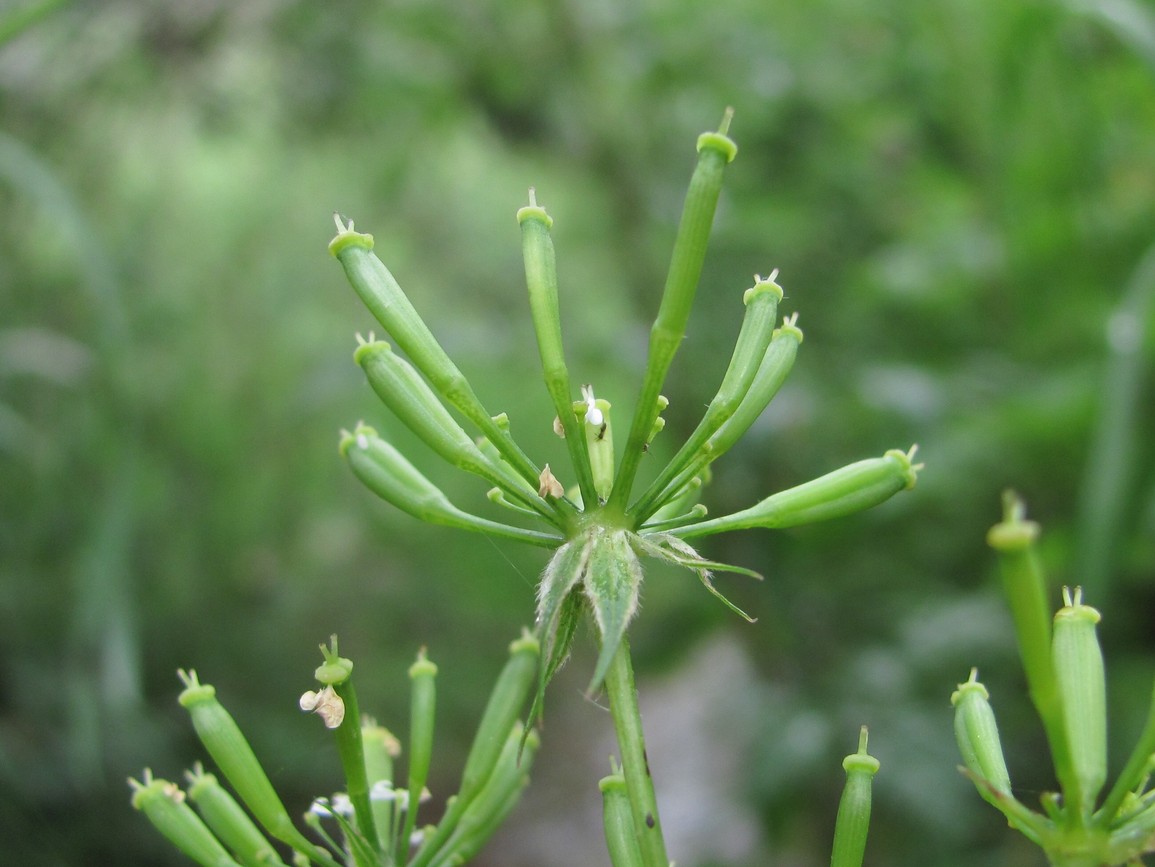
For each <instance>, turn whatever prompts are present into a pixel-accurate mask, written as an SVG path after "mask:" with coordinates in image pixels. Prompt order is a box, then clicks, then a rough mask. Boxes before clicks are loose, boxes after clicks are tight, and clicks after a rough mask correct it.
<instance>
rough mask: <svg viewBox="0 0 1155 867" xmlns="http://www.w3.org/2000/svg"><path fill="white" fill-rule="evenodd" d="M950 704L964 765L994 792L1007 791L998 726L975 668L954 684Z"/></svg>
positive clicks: (1004, 764) (988, 696) (1008, 792)
mask: <svg viewBox="0 0 1155 867" xmlns="http://www.w3.org/2000/svg"><path fill="white" fill-rule="evenodd" d="M950 703H951V704H952V705H953V706H954V733H955V739H956V740H957V741H958V748H959V752H960V753H962V757H963V762H964V764H966V766H967V768H969V769H970V771H971V773H973V774H975V775H976V776H979V777H981V778H982V779H984V780H986V781H987V782H988V783H990V785H991V787H992V788H994V789H995V790H996V791H999V792H1002V793H1003V794H1010V791H1011V777H1010V774H1009V773H1008V772H1007V763H1006V760H1005V759H1004V758H1003V748H1002V744H1001V743H1000V741H999V727H998V725H997V723H996V722H995V714H994V711H992V710H991V705H990V694H989V693H988V692H987V688H986V687H985V686H983V685H982V684H981V683H979V681H978V669H975V668H972V669H971V675H970V678H969V679H968V680H967V681H966V683H960V684H959V685H958V689H956V690H955V691H954V693H953V694H952V695H951V697H950Z"/></svg>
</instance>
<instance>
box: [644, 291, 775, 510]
mask: <svg viewBox="0 0 1155 867" xmlns="http://www.w3.org/2000/svg"><path fill="white" fill-rule="evenodd" d="M777 273H778V272H777V271H775V272H774V274H772V275H771V276H770V277H769V278H767V279H763V278H761V277H757V276H756V277H755V278H754V285H753V287H751V288H750V289H747V290H746V293H745V294H744V295H743V296H742V301H743V303H744V304H745V305H746V314H745V316H744V317H743V318H742V329H741V331H740V332H739V333H738V340H737V342H736V343H735V344H734V351H733V354H732V355H731V356H730V364H729V365H728V366H727V368H726V373H725V375H724V376H723V377H722V384H721V385H720V386H719V387H718V392H717V394H715V395H714V398H713V399H712V400H711V401H710V404H709V406H707V407H706V413H705V415H703V416H702V420H701V421H700V422H699V423H698V426H697V428H695V429H694V432H693V433H692V434H690V437H689V439H687V440H686V442H685V444H684V445H683V446H682V447H681V448H680V449H679V450H678V453H677V454H676V455H675V456H674V457H673V459H672V460H670V462H669V463H668V464H666V466H665V468H664V469H663V470H662V472H661V473H659V475H658V477H657V478H656V479H655V480H654V481H653V483H652V484H651V485H650V487H649V488H648V489H647V490H646V492H645V493H644V494H643V495H642V496H641V498H640V499H639V501H638V503H637V504H636V505H635V506H632V507H631V512H633V513H634V514H636V515H637V516H638V518H639V519H641V520H644V519H645V518H646V517H648V516H649V514H650V512H652V511H653V508H654V506H655V503H656V502H657V501H658V500H659V498H660V495H661V494H662V493H664V492H665V491H666V490H667V487H668V486H669V485H670V483H671V482H673V481H674V479H676V478H677V477H678V476H679V474H680V473H681V472H682V471H683V470H684V469H685V468H686V467H687V466H688V465H689V464H690V463H691V462H692V461H693V460H694V458H695V456H696V455H697V454H698V453H699V452H700V450H701V449H702V448H703V446H704V445H705V444H706V441H707V440H708V439H710V437H711V436H713V435H714V434H715V433H716V432H717V431H718V430H719V429H720V428H721V427H722V425H723V424H725V423H726V421H727V420H728V419H730V417H731V416H733V414H734V413H735V411H736V410H737V409H738V407H739V406H740V405H741V403H742V400H743V398H745V396H746V392H747V391H748V390H749V389H750V384H751V383H752V382H753V381H754V377H755V375H756V374H757V372H758V368H759V366H760V365H761V362H762V359H763V357H764V356H765V354H766V348H767V347H768V346H769V344H770V340H771V337H772V336H773V334H774V322H775V320H776V319H777V315H778V312H777V311H778V302H779V301H780V300H781V299H782V287H780V286H779V285H778V284H777V283H775V282H774V278H775V276H777Z"/></svg>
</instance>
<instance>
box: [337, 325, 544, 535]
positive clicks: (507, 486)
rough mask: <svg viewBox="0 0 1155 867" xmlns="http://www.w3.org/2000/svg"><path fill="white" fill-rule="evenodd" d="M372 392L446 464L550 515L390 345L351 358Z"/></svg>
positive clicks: (373, 344)
mask: <svg viewBox="0 0 1155 867" xmlns="http://www.w3.org/2000/svg"><path fill="white" fill-rule="evenodd" d="M353 358H354V360H355V361H356V362H357V364H358V365H360V367H361V369H362V370H363V371H364V372H365V377H366V379H368V381H369V384H370V385H371V386H372V387H373V391H374V392H376V393H377V396H378V397H380V398H381V402H382V403H384V404H385V405H386V406H387V407H389V409H390V410H391V411H392V412H393V414H394V415H396V416H397V418H399V419H401V421H402V422H403V423H404V425H405V426H406V427H407V428H409V429H410V430H411V431H413V433H415V434H417V436H418V437H419V438H420V439H421V440H422V441H423V442H424V443H425V444H426V445H428V446H429V447H430V448H431V449H433V451H435V452H436V453H437V454H438V455H440V456H441V457H442V458H443V459H444V460H445V461H447V462H448V463H450V464H452V465H453V466H455V467H458V468H460V469H462V470H465V471H466V472H468V473H473V474H474V475H475V476H480V477H481V478H483V479H485V480H486V481H487V482H489V483H490V484H493V485H498V486H499V487H500V488H501V489H502V490H504V491H506V492H508V493H510V494H511V495H512V496H513V497H515V498H517V499H519V500H521V502H523V503H525V504H526V505H527V506H529V507H531V508H534V509H536V510H537V512H538V513H539V514H541V515H542V516H543V517H546V518H548V517H549V510H548V509H547V508H545V506H544V505H543V504H542V503H541V500H540V498H538V497H535V496H533V495H532V493H528V494H527V492H526V488H525V486H524V480H523V479H522V478H521V477H520V476H518V475H517V474H516V473H515V472H513V470H512V469H511V468H510V467H509V465H508V464H505V463H504V462H502V461H501V460H498V461H493V460H490V458H489V457H487V456H486V455H485V454H484V453H483V452H482V451H481V449H480V448H479V447H478V446H477V444H476V443H475V442H474V441H473V439H472V438H471V437H470V436H469V434H467V433H466V432H465V430H464V429H463V428H462V427H461V425H459V424H458V423H457V422H456V420H454V418H453V416H452V415H450V414H449V411H448V410H447V409H446V408H445V407H444V406H443V405H442V403H441V400H440V399H439V398H438V397H437V395H435V394H434V393H433V391H432V389H430V388H429V386H428V385H427V384H426V382H425V380H424V379H423V378H422V377H421V374H419V373H418V372H417V371H416V370H415V369H414V368H413V366H412V365H411V364H409V363H408V362H407V361H405V359H403V358H401V357H400V356H398V355H396V354H395V353H394V352H393V351H392V350H391V349H390V348H389V344H387V343H385V342H383V341H380V340H375V341H369V342H363V343H361V345H360V346H358V347H357V351H356V352H355V353H354V354H353Z"/></svg>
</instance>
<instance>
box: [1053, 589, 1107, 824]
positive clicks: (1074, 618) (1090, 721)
mask: <svg viewBox="0 0 1155 867" xmlns="http://www.w3.org/2000/svg"><path fill="white" fill-rule="evenodd" d="M1082 597H1083V591H1082V589H1081V588H1079V587H1076V588H1075V592H1074V595H1073V596H1072V594H1071V593H1070V591H1069V590H1068V588H1063V601H1064V603H1065V605H1064V606H1063V607H1062V608H1061V609H1059V611H1058V613H1056V614H1055V631H1054V635H1053V637H1052V639H1051V647H1052V650H1053V657H1054V664H1055V679H1056V681H1057V682H1058V687H1059V701H1060V703H1061V704H1062V707H1063V719H1064V721H1065V722H1066V726H1067V742H1068V746H1069V748H1070V751H1071V762H1072V764H1073V766H1074V769H1075V778H1076V780H1077V781H1078V786H1079V791H1078V793H1072V792H1064V796H1065V800H1066V801H1067V803H1068V804H1072V805H1074V804H1078V806H1079V808H1080V809H1081V810H1083V811H1084V815H1087V816H1089V815H1090V814H1091V812H1092V811H1093V810H1094V807H1095V799H1096V798H1098V796H1099V790H1100V789H1102V788H1103V783H1104V781H1105V780H1106V779H1107V687H1106V677H1105V675H1104V672H1103V651H1102V650H1101V649H1100V647H1099V638H1098V636H1097V635H1096V633H1095V624H1097V623H1098V622H1099V612H1098V611H1096V610H1095V609H1094V608H1092V607H1091V606H1089V605H1084V604H1083V598H1082ZM1076 795H1077V796H1076Z"/></svg>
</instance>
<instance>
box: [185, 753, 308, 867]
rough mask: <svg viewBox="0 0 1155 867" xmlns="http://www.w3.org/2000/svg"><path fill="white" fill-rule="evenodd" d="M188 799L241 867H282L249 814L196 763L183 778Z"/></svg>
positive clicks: (283, 863) (282, 864) (270, 845)
mask: <svg viewBox="0 0 1155 867" xmlns="http://www.w3.org/2000/svg"><path fill="white" fill-rule="evenodd" d="M185 776H186V777H187V778H188V783H189V786H188V796H189V798H190V799H191V800H192V802H193V804H194V805H195V806H196V808H197V812H199V813H200V814H201V816H202V818H203V819H204V820H205V824H206V825H208V826H209V828H210V829H211V830H212V832H213V833H214V834H216V836H217V837H218V838H219V839H220V840H221V842H222V843H224V844H225V845H226V846H227V847H228V848H229V849H230V850H232V852H233V854H234V855H235V856H236V859H237V860H238V861H240V862H241V863H242V864H244V865H245V867H285V862H284V861H282V860H281V857H280V856H279V855H278V854H277V850H276V849H274V848H273V845H272V844H271V843H270V842H269V841H268V840H267V839H266V838H265V835H264V834H262V833H261V829H260V828H258V827H257V826H256V825H255V824H253V820H252V819H250V818H249V814H248V813H246V812H245V810H244V808H243V807H242V806H241V805H240V804H238V803H237V801H236V799H235V798H234V797H233V796H232V795H231V794H229V793H228V792H227V791H226V790H225V788H224V787H223V786H222V785H221V784H220V783H219V782H218V781H217V778H216V777H215V776H214V775H213V774H210V773H207V772H206V771H205V770H204V768H202V767H201V766H200V763H199V762H198V763H197V764H196V766H194V768H193V770H191V771H189V772H187V773H186V775H185Z"/></svg>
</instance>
